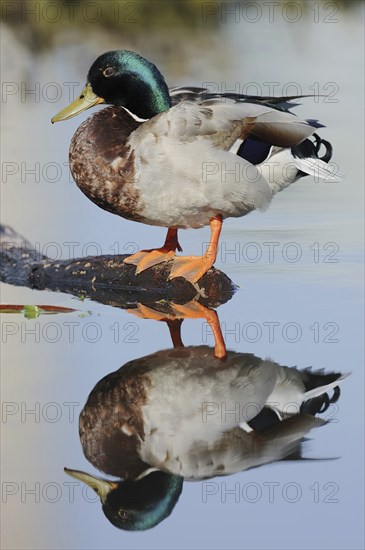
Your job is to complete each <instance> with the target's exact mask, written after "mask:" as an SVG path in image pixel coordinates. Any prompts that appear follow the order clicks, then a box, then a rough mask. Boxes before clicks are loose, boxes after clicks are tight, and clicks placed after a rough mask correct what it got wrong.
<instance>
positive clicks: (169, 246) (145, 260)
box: [124, 227, 182, 275]
mask: <svg viewBox="0 0 365 550" xmlns="http://www.w3.org/2000/svg"><path fill="white" fill-rule="evenodd" d="M176 250H179V251H181V250H182V248H181V246H180V244H179V241H178V240H177V229H174V228H172V227H170V228H169V229H168V231H167V235H166V239H165V244H164V245H163V246H161V248H152V249H151V250H140V251H139V252H136V253H135V254H132V256H129V257H128V258H126V259H125V260H124V263H125V264H133V265H135V266H137V269H136V275H138V273H141V272H142V271H144V270H145V269H148V268H150V267H153V266H155V265H158V264H161V263H163V262H168V261H170V260H172V259H173V258H174V257H175V254H176V252H175V251H176Z"/></svg>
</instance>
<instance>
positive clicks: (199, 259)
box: [169, 256, 215, 284]
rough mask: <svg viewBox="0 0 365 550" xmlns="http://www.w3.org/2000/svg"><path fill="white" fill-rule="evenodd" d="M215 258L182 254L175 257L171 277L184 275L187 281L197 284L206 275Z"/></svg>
mask: <svg viewBox="0 0 365 550" xmlns="http://www.w3.org/2000/svg"><path fill="white" fill-rule="evenodd" d="M214 260H215V258H207V257H206V256H180V257H177V258H175V259H174V263H173V264H172V268H171V272H170V275H169V279H174V278H175V277H184V279H186V280H187V281H189V282H190V283H192V284H195V283H197V282H198V281H199V279H201V278H202V277H203V275H205V273H206V272H207V271H208V270H209V269H210V268H211V267H212V265H213V264H214Z"/></svg>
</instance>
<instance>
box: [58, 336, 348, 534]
mask: <svg viewBox="0 0 365 550" xmlns="http://www.w3.org/2000/svg"><path fill="white" fill-rule="evenodd" d="M345 376H346V375H344V374H341V373H339V372H332V373H325V372H323V371H313V372H312V371H311V370H309V369H305V370H298V369H296V368H294V367H291V368H290V367H286V366H281V365H279V364H278V363H275V362H273V361H272V360H263V359H261V358H259V357H257V356H255V355H252V354H248V353H241V352H233V351H228V352H227V356H226V359H225V361H224V362H222V361H221V360H220V359H219V358H217V357H215V356H214V349H213V348H211V347H208V346H188V347H180V346H176V347H174V348H172V349H166V350H160V351H157V352H155V353H153V354H150V355H147V356H145V357H141V358H137V359H134V360H132V361H130V362H128V363H126V364H125V365H124V366H122V367H121V368H120V369H118V370H117V371H115V372H113V373H110V374H108V375H107V376H105V377H104V378H103V379H102V380H100V381H99V382H98V383H97V384H96V386H95V387H94V389H93V390H92V391H91V393H90V395H89V397H88V399H87V402H86V404H85V406H84V408H83V410H82V411H81V414H80V418H79V435H80V441H81V445H82V449H83V452H84V455H85V457H86V459H87V460H88V461H89V462H90V463H91V464H92V465H93V466H94V467H95V468H96V469H98V470H99V471H102V472H104V474H107V475H108V476H113V477H116V478H117V480H114V481H111V480H108V479H106V478H103V477H98V476H95V475H92V474H88V473H86V472H82V471H81V470H73V469H70V468H66V469H65V472H66V473H67V474H68V475H70V476H72V477H74V478H76V479H77V480H79V481H81V482H84V483H86V484H87V485H88V486H90V487H91V488H92V489H93V490H94V491H95V492H96V493H97V494H98V495H99V498H100V500H101V503H102V510H103V512H104V514H105V516H106V517H107V519H108V520H109V521H110V522H111V523H112V524H113V525H114V526H116V527H118V528H121V529H125V530H144V529H150V528H152V527H154V526H156V525H157V524H158V523H160V522H161V521H163V520H164V519H166V518H167V517H168V516H169V515H170V514H171V512H172V510H173V509H174V507H175V505H176V503H177V502H178V499H179V497H180V495H181V492H182V488H183V482H185V481H202V480H205V479H209V478H213V477H216V476H227V475H232V474H235V473H238V472H242V471H244V470H247V469H249V468H254V467H259V466H263V465H265V464H269V463H272V462H275V461H280V460H286V459H293V460H298V459H300V458H301V448H300V447H301V444H302V442H303V440H304V438H305V436H306V434H307V433H308V432H309V431H310V430H312V429H313V428H316V427H320V426H323V425H324V424H326V421H325V420H324V419H322V418H320V417H319V416H318V415H317V413H319V412H321V413H323V412H324V411H325V410H326V409H327V408H328V406H329V405H330V403H333V402H335V401H337V400H338V398H339V396H340V389H339V384H340V383H341V381H342V380H343V379H344V378H345ZM330 393H332V395H331V397H330V395H329V394H330Z"/></svg>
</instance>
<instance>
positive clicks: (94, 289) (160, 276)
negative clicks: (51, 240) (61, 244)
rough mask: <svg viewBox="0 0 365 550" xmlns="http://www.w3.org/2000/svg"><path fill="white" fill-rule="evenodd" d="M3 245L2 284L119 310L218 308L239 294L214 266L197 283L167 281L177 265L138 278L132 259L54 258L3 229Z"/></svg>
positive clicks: (0, 253)
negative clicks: (196, 305)
mask: <svg viewBox="0 0 365 550" xmlns="http://www.w3.org/2000/svg"><path fill="white" fill-rule="evenodd" d="M0 245H1V251H0V261H1V269H0V280H1V281H3V282H5V283H8V284H12V285H17V286H25V287H29V288H32V289H37V290H53V291H57V292H65V293H67V294H73V295H74V296H79V297H82V296H84V297H88V298H90V299H91V300H96V301H98V302H101V303H103V304H108V305H112V306H115V307H121V308H126V307H133V305H134V304H136V303H138V302H142V303H144V304H154V303H156V302H162V303H163V302H164V301H166V302H175V303H178V304H184V303H186V302H189V301H190V300H193V299H196V300H198V301H199V302H200V303H201V304H202V305H204V306H206V307H217V306H219V305H220V304H222V303H225V302H227V301H228V300H229V299H230V298H231V297H232V296H233V294H234V292H235V290H236V287H235V285H234V284H233V283H232V281H231V280H230V279H229V277H227V275H225V274H224V273H223V272H221V271H219V270H217V269H214V268H212V269H210V270H209V271H208V272H207V273H206V274H205V275H204V276H203V277H202V278H201V279H200V281H199V283H198V285H192V284H191V283H189V282H188V281H186V280H185V279H183V278H181V277H178V278H175V279H172V280H171V281H168V280H167V279H168V276H169V273H170V270H171V265H172V261H170V262H166V263H163V264H159V265H157V266H155V267H152V268H150V269H147V270H146V271H143V272H142V273H140V274H139V275H136V274H135V271H136V268H135V266H134V265H129V264H125V263H123V260H124V259H125V258H126V257H127V255H119V254H118V255H105V256H88V257H86V258H77V259H72V260H51V259H50V258H47V257H46V256H44V255H41V254H40V253H39V252H38V251H37V250H35V249H34V247H33V246H32V245H31V244H30V243H29V242H28V241H27V240H26V239H24V238H23V237H22V236H21V235H19V234H18V233H16V232H15V231H14V230H13V229H11V228H10V227H6V226H0Z"/></svg>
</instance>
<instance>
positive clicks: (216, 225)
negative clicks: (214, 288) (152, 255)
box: [169, 214, 222, 283]
mask: <svg viewBox="0 0 365 550" xmlns="http://www.w3.org/2000/svg"><path fill="white" fill-rule="evenodd" d="M209 225H210V230H211V235H210V241H209V245H208V248H207V250H206V252H205V254H204V255H203V256H181V257H179V258H175V259H174V263H173V264H172V268H171V273H170V276H169V279H173V278H174V277H184V278H185V279H187V280H188V281H190V282H191V283H196V282H197V281H199V279H200V278H201V277H202V276H203V275H204V274H205V273H206V272H207V271H208V269H210V268H211V267H212V265H213V264H214V262H215V260H216V258H217V252H218V241H219V235H220V233H221V230H222V216H221V215H220V214H219V215H217V216H214V218H212V219H211V220H210V224H209Z"/></svg>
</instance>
